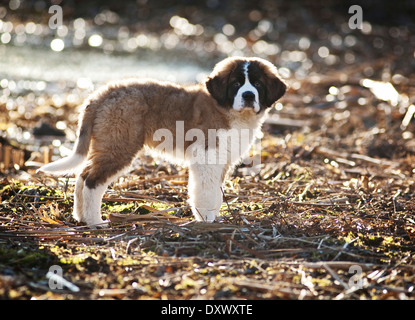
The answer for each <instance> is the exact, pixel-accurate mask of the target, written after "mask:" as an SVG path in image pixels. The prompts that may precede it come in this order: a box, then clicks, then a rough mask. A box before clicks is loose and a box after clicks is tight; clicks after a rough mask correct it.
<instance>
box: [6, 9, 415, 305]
mask: <svg viewBox="0 0 415 320" xmlns="http://www.w3.org/2000/svg"><path fill="white" fill-rule="evenodd" d="M247 10H248V9H247ZM313 10H316V9H315V7H312V9H310V11H307V12H313ZM255 12H256V11H255ZM255 12H254V13H255ZM257 13H258V12H256V13H255V14H257ZM263 14H264V13H263ZM310 16H312V13H310ZM323 18H324V17H323ZM189 19H190V18H189ZM231 21H232V19H231ZM366 27H367V26H366ZM371 28H373V29H372V31H371V32H369V33H362V32H360V31H356V33H353V37H354V40H353V41H355V42H356V44H355V45H353V46H352V47H348V48H346V49H344V48H340V47H336V41H337V42H338V41H340V40H342V41H345V42H344V43H346V42H347V40H345V39H346V37H347V35H344V34H342V33H341V32H340V33H339V34H340V35H339V36H341V37H340V40H339V39H338V38H333V35H332V33H331V32H332V31H330V29H326V30H329V31H327V32H326V33H325V37H323V36H322V35H321V34H322V33H323V31H321V30H322V29H316V30H314V29H312V28H311V29H310V30H308V31H309V32H310V33H313V32H314V33H313V34H314V36H315V37H316V38H318V39H319V41H321V42H323V43H326V46H327V47H328V48H330V50H331V51H330V52H331V55H333V56H334V58H332V59H331V60H330V59H328V60H327V57H328V56H326V57H324V56H325V54H324V52H322V54H321V56H314V58H313V54H314V55H315V52H317V51H318V48H314V47H313V46H312V45H311V47H310V44H308V46H309V48H305V47H304V45H303V47H301V46H300V49H301V50H302V51H301V50H300V49H298V48H297V50H294V48H293V47H290V40H289V39H290V37H289V36H287V37H286V38H284V39H288V40H286V43H285V44H286V48H285V50H286V51H284V52H285V53H283V54H282V56H284V55H285V56H287V60H284V59H283V58H275V57H274V56H271V58H272V57H274V58H275V59H277V60H278V59H282V60H280V61H277V62H281V63H282V64H283V65H284V63H285V68H286V69H287V70H288V73H289V74H288V75H289V76H290V77H288V80H287V81H288V82H289V83H290V85H291V89H290V90H289V91H288V93H287V94H286V96H285V97H284V98H283V99H282V100H281V103H280V104H278V105H277V106H276V108H275V109H274V110H273V112H272V115H271V117H270V119H269V121H267V123H266V124H265V126H264V136H263V137H262V138H261V150H260V154H258V156H260V157H261V163H260V165H259V166H258V167H256V168H252V167H250V166H249V165H242V166H239V167H238V168H236V169H235V171H234V172H233V173H232V175H231V176H230V177H229V179H228V180H227V181H226V183H225V185H224V187H223V193H224V198H225V202H224V204H223V206H222V210H221V221H220V222H217V223H212V224H207V223H198V222H195V221H194V220H193V218H192V215H191V211H190V208H189V207H188V205H187V202H186V201H187V190H186V180H187V171H186V169H185V168H181V167H177V166H172V165H170V164H168V163H165V162H163V161H159V160H157V159H152V158H150V157H149V156H147V155H145V154H141V155H140V157H139V158H138V160H137V163H136V165H135V166H134V169H133V170H132V171H131V173H130V175H128V176H125V177H123V178H121V179H119V180H118V181H117V182H116V183H114V184H113V185H112V186H111V187H110V188H109V190H108V191H107V192H106V194H105V197H104V201H103V205H102V212H103V215H104V217H105V218H106V219H109V220H110V221H111V223H110V225H109V226H108V227H106V228H102V229H90V228H86V227H85V226H83V225H80V224H78V223H76V222H75V221H74V220H73V219H72V217H71V210H72V205H73V197H72V195H73V188H74V179H73V177H69V178H64V177H61V178H54V177H50V176H45V175H41V174H36V173H35V169H36V165H37V164H39V162H42V161H44V155H43V154H42V153H41V152H39V150H43V149H38V150H34V149H31V148H30V147H28V146H27V145H26V146H24V145H22V143H20V142H16V141H15V140H16V139H15V140H14V139H13V137H11V136H10V135H11V134H10V133H11V132H13V130H8V131H7V130H6V129H5V132H8V133H9V135H3V140H2V144H3V146H7V148H8V149H9V151H7V152H9V153H10V154H11V156H10V155H9V158H8V159H7V163H4V161H5V159H4V154H5V152H6V151H4V150H5V148H3V158H2V161H3V165H2V175H1V178H0V202H1V205H0V297H1V298H3V299H39V300H42V299H215V300H219V299H315V300H323V299H324V300H326V299H330V300H331V299H353V300H355V299H356V300H357V299H376V300H379V299H401V300H405V299H414V298H415V261H414V253H415V204H414V201H413V197H414V194H415V179H414V172H415V164H414V160H415V144H414V142H413V141H414V140H413V132H414V129H415V127H414V124H413V122H411V117H412V115H413V114H414V112H415V110H414V109H415V107H414V106H413V104H414V100H413V98H412V97H413V96H414V95H415V87H414V85H413V84H414V83H415V78H414V73H413V70H414V56H413V50H412V51H411V50H410V49H408V48H407V46H405V45H402V43H403V42H405V41H406V43H412V44H413V43H414V41H415V38H413V35H412V37H411V36H410V33H409V31H408V28H406V29H405V28H395V29H392V31H390V29H388V27H375V26H373V27H371ZM295 30H296V32H298V33H300V32H299V31H298V30H297V29H295ZM318 30H320V31H318ZM384 31H385V32H386V33H385V32H384ZM388 32H389V33H388ZM317 35H319V36H317ZM264 37H266V36H264ZM248 38H249V37H248V36H247V39H248ZM264 39H265V40H267V41H271V40H270V39H269V38H264ZM336 39H337V40H336ZM350 39H351V38H349V41H351V40H350ZM376 39H377V40H376ZM379 39H380V40H381V41H382V43H383V44H382V46H383V47H384V48H389V49H390V50H391V54H389V55H383V54H380V53H379V50H377V49H376V46H379V45H380V44H379V43H380V40H379ZM405 39H406V40H405ZM257 40H258V39H257ZM258 41H259V40H258ZM324 41H326V42H324ZM330 41H331V42H332V43H331V44H330ZM303 42H304V41H303ZM248 43H249V41H248ZM303 44H304V43H303ZM251 45H252V44H248V47H247V48H246V49H244V50H250V48H251ZM320 45H321V44H320ZM331 45H333V48H332V47H331ZM373 45H374V46H375V48H374V47H373ZM339 46H340V45H339ZM407 49H408V50H407ZM294 51H295V53H293V52H294ZM300 51H301V52H304V53H305V54H306V55H308V56H309V57H310V60H309V61H313V65H312V67H309V68H308V69H307V68H306V65H304V64H305V63H304V61H303V62H302V67H301V63H300V67H299V69H296V68H297V67H296V66H293V65H289V61H288V60H290V59H291V60H293V59H294V58H295V57H294V56H295V55H297V56H298V55H299V54H300V53H299V52H300ZM323 51H324V50H323ZM290 52H291V57H288V56H289V55H290ZM313 52H314V53H313ZM222 53H223V52H222ZM248 53H252V52H248ZM217 54H218V55H220V53H217ZM279 56H280V55H278V57H279ZM352 56H353V57H354V58H353V59H354V61H356V62H357V63H348V62H347V61H348V59H349V60H350V59H352ZM336 57H338V58H336ZM267 58H270V57H267ZM333 59H334V60H333ZM336 59H338V60H336ZM294 60H295V59H294ZM300 60H301V59H300ZM300 60H299V61H300ZM332 60H333V61H332ZM287 61H288V62H287ZM287 70H286V71H287ZM295 70H297V71H298V72H295ZM304 70H306V71H304ZM290 71H291V72H292V73H290ZM303 73H304V74H306V76H302V75H303ZM70 88H71V87H70V86H69V87H68V86H66V87H65V86H64V89H63V91H65V90H69V89H70ZM71 90H72V89H71ZM75 91H76V93H77V94H79V95H80V96H81V97H83V95H84V93H82V90H80V89H79V88H76V89H73V90H72V91H71V94H72V95H74V94H75V93H74V92H75ZM79 91H81V93H79ZM382 93H385V94H382ZM3 94H5V93H4V91H3ZM9 94H10V92H9ZM36 95H37V94H35V96H36ZM9 99H11V100H12V101H17V99H18V97H17V96H13V93H11V94H10V98H9ZM42 99H43V100H41V101H42V103H40V102H39V101H40V100H38V99H33V97H32V96H29V95H25V96H23V98H21V100H19V101H17V103H16V109H13V108H10V105H9V104H8V103H7V101H8V100H7V99H6V102H4V101H3V102H2V103H0V108H1V111H2V118H1V121H2V126H3V127H6V128H10V127H11V126H12V125H10V123H11V122H12V123H13V128H15V127H21V128H27V127H34V126H35V121H34V120H37V119H38V118H36V119H35V118H33V119H31V118H29V119H28V118H27V117H24V116H23V115H20V116H19V109H18V105H19V104H20V105H21V104H25V103H27V105H30V106H31V108H32V110H33V113H32V114H35V115H37V117H40V118H42V117H43V118H47V119H49V120H50V121H52V122H53V121H55V122H56V121H60V122H65V124H66V127H67V129H68V130H69V131H71V132H72V133H73V132H74V130H75V128H76V117H74V116H73V115H74V114H75V112H76V107H77V104H76V103H75V102H76V101H75V102H74V101H73V99H72V100H70V99H67V100H63V102H62V100H59V101H58V102H59V103H58V102H57V101H56V99H55V100H54V96H53V95H52V93H51V94H50V95H48V94H45V95H43V96H42ZM46 106H47V107H46ZM51 110H52V111H54V112H52V111H51ZM7 148H6V149H7ZM10 150H17V151H14V152H12V151H10ZM18 150H20V151H21V152H23V153H22V157H24V161H23V163H22V160H21V159H20V158H19V156H17V154H18ZM47 150H49V149H47ZM52 151H53V152H54V154H55V155H57V153H58V150H57V149H55V150H52ZM13 154H15V155H16V156H15V157H13ZM57 156H59V155H57ZM47 157H50V155H49V154H47ZM15 158H16V159H17V160H16V161H15V162H14V165H13V166H10V165H9V164H10V163H12V160H13V159H15ZM10 159H12V160H10ZM19 159H20V160H19ZM13 161H14V160H13ZM53 266H59V267H60V268H61V270H62V273H61V275H62V276H63V278H64V279H66V280H67V282H65V283H64V284H63V286H62V287H59V288H56V286H55V287H54V286H53V283H55V284H56V282H53V278H52V279H51V280H49V279H48V278H47V277H46V275H47V273H48V271H50V270H51V267H53ZM51 281H52V282H51ZM51 283H52V286H51Z"/></svg>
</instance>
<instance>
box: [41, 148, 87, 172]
mask: <svg viewBox="0 0 415 320" xmlns="http://www.w3.org/2000/svg"><path fill="white" fill-rule="evenodd" d="M85 159H86V156H83V155H80V154H78V153H72V154H71V155H70V156H68V157H66V158H62V159H59V160H57V161H55V162H51V163H48V164H46V165H44V166H43V167H40V168H39V169H38V170H37V171H42V172H45V173H53V174H70V173H76V172H77V171H78V170H77V169H78V168H79V167H80V166H81V165H82V164H83V163H84V161H85Z"/></svg>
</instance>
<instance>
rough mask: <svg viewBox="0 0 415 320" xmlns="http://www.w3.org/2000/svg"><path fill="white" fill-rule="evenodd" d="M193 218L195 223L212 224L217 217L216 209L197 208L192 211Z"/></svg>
mask: <svg viewBox="0 0 415 320" xmlns="http://www.w3.org/2000/svg"><path fill="white" fill-rule="evenodd" d="M194 216H195V218H196V220H197V221H203V222H214V221H215V220H217V218H218V216H219V211H218V210H216V209H205V208H197V209H195V210H194Z"/></svg>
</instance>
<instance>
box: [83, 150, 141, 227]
mask: <svg viewBox="0 0 415 320" xmlns="http://www.w3.org/2000/svg"><path fill="white" fill-rule="evenodd" d="M133 158H134V154H133V153H130V154H127V153H123V154H122V153H109V152H105V153H101V154H95V155H92V156H91V157H90V159H88V160H89V161H88V165H87V166H86V167H85V169H84V171H83V172H82V173H81V179H82V180H83V181H84V182H83V188H82V220H81V221H83V222H85V223H86V224H88V225H96V224H103V223H105V221H103V220H102V217H101V201H102V197H103V196H104V193H105V190H107V187H108V185H109V184H110V183H111V182H113V181H114V180H115V179H117V178H118V177H119V176H120V175H121V174H122V173H123V172H124V171H125V169H127V168H128V167H129V165H130V164H131V161H132V160H133ZM79 184H81V181H80V182H79Z"/></svg>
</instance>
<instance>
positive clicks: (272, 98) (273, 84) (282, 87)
mask: <svg viewBox="0 0 415 320" xmlns="http://www.w3.org/2000/svg"><path fill="white" fill-rule="evenodd" d="M266 81H267V93H266V95H267V98H266V102H267V106H268V107H270V106H272V105H273V104H274V103H275V102H276V101H278V99H279V98H281V97H282V96H283V95H284V94H285V91H286V90H287V84H286V83H285V81H284V80H282V79H281V78H280V76H279V74H276V73H273V74H271V75H267V80H266Z"/></svg>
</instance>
